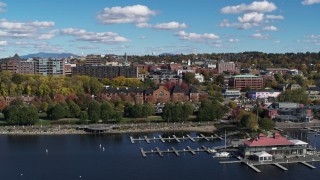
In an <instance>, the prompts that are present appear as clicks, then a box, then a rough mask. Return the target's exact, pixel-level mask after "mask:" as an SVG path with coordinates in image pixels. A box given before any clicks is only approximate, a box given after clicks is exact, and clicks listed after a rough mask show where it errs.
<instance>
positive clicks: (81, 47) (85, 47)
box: [77, 45, 99, 49]
mask: <svg viewBox="0 0 320 180" xmlns="http://www.w3.org/2000/svg"><path fill="white" fill-rule="evenodd" d="M77 48H79V49H99V47H97V46H92V45H88V46H77Z"/></svg>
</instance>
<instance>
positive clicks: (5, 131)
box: [0, 124, 217, 136]
mask: <svg viewBox="0 0 320 180" xmlns="http://www.w3.org/2000/svg"><path fill="white" fill-rule="evenodd" d="M216 130H217V128H216V127H215V126H214V125H213V124H206V125H197V126H191V125H187V124H186V125H183V126H181V124H179V125H176V124H172V125H166V126H161V127H158V126H155V125H148V124H143V125H136V126H131V127H129V128H128V127H125V128H119V129H109V130H106V131H102V132H88V131H85V130H84V129H78V128H77V127H75V126H72V127H66V126H64V127H59V126H53V127H15V126H8V127H0V135H18V136H19V135H21V136H24V135H82V134H89V135H90V134H126V133H152V132H177V131H181V132H202V133H213V132H214V131H216Z"/></svg>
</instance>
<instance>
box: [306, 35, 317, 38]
mask: <svg viewBox="0 0 320 180" xmlns="http://www.w3.org/2000/svg"><path fill="white" fill-rule="evenodd" d="M306 37H307V38H311V39H318V38H320V35H310V36H306Z"/></svg>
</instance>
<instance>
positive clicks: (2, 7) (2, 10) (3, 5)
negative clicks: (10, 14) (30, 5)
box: [0, 2, 7, 13]
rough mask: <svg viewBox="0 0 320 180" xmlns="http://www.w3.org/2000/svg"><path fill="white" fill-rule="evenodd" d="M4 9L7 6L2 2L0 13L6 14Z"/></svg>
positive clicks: (0, 3)
mask: <svg viewBox="0 0 320 180" xmlns="http://www.w3.org/2000/svg"><path fill="white" fill-rule="evenodd" d="M5 7H7V4H6V3H4V2H0V13H1V12H6V10H5V9H4V8H5Z"/></svg>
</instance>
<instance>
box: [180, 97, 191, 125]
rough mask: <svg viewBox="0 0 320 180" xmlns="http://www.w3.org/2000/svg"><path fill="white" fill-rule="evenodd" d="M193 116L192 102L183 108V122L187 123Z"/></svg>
mask: <svg viewBox="0 0 320 180" xmlns="http://www.w3.org/2000/svg"><path fill="white" fill-rule="evenodd" d="M192 114H193V105H192V104H191V103H190V102H187V103H184V104H183V106H182V116H181V118H182V120H183V121H186V120H188V119H189V116H190V115H192Z"/></svg>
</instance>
